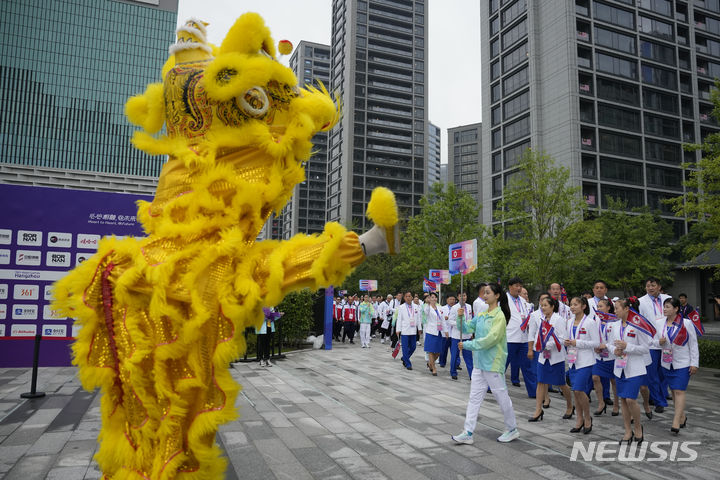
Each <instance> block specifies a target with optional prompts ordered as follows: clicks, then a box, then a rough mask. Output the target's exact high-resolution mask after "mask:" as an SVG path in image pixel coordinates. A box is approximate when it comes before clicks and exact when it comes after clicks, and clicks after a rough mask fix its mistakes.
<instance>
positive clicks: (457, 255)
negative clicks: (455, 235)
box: [450, 247, 462, 260]
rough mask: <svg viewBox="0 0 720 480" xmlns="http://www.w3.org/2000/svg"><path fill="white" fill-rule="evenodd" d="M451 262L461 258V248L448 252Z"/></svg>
mask: <svg viewBox="0 0 720 480" xmlns="http://www.w3.org/2000/svg"><path fill="white" fill-rule="evenodd" d="M450 253H451V256H452V259H453V260H458V259H460V258H462V247H455V248H453V249H452V251H451V252H450Z"/></svg>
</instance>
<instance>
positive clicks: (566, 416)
mask: <svg viewBox="0 0 720 480" xmlns="http://www.w3.org/2000/svg"><path fill="white" fill-rule="evenodd" d="M573 414H575V406H573V409H572V412H570V413H566V414H565V415H563V420H568V419H570V418H572V417H573Z"/></svg>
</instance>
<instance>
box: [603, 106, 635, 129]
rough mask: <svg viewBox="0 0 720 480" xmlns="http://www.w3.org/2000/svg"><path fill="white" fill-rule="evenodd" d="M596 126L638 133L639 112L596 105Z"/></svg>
mask: <svg viewBox="0 0 720 480" xmlns="http://www.w3.org/2000/svg"><path fill="white" fill-rule="evenodd" d="M598 124H600V125H603V126H605V127H612V128H617V129H619V130H630V131H633V132H639V131H640V112H638V111H637V110H630V109H627V108H621V107H616V106H614V105H608V104H605V103H598Z"/></svg>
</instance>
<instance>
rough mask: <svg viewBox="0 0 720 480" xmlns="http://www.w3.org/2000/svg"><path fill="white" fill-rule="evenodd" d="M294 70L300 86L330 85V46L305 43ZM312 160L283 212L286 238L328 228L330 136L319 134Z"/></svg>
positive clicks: (292, 59) (298, 50)
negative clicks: (326, 216) (326, 206)
mask: <svg viewBox="0 0 720 480" xmlns="http://www.w3.org/2000/svg"><path fill="white" fill-rule="evenodd" d="M290 68H292V70H293V72H295V75H296V76H297V78H298V82H299V84H300V85H315V86H317V85H318V82H322V84H323V85H325V87H326V88H329V86H330V85H329V84H330V46H328V45H322V44H319V43H312V42H306V41H302V42H300V44H299V45H298V46H297V48H296V49H295V51H294V52H293V55H292V57H290ZM312 142H313V145H314V147H313V153H312V157H310V159H309V160H308V161H307V162H306V164H305V181H304V182H302V183H301V184H299V185H297V186H296V187H295V193H294V194H293V197H292V198H291V199H290V202H288V204H287V205H286V206H285V208H284V209H283V212H282V216H281V220H282V231H281V234H282V238H285V239H287V238H290V237H292V236H293V235H295V234H296V233H320V232H322V231H323V228H324V227H325V201H326V189H327V181H326V179H327V165H328V161H327V151H328V148H327V142H328V133H327V132H319V133H317V134H316V135H315V136H314V137H313V139H312Z"/></svg>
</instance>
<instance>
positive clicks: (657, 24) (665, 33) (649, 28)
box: [638, 15, 674, 41]
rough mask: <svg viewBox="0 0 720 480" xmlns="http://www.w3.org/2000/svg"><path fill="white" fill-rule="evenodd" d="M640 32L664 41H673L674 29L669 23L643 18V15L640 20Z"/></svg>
mask: <svg viewBox="0 0 720 480" xmlns="http://www.w3.org/2000/svg"><path fill="white" fill-rule="evenodd" d="M638 30H639V31H640V32H641V33H647V34H648V35H652V36H654V37H658V38H662V39H664V40H670V41H672V40H673V39H674V36H673V27H672V25H670V24H669V23H665V22H661V21H660V20H655V19H654V18H648V17H643V16H642V15H640V16H639V18H638Z"/></svg>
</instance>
